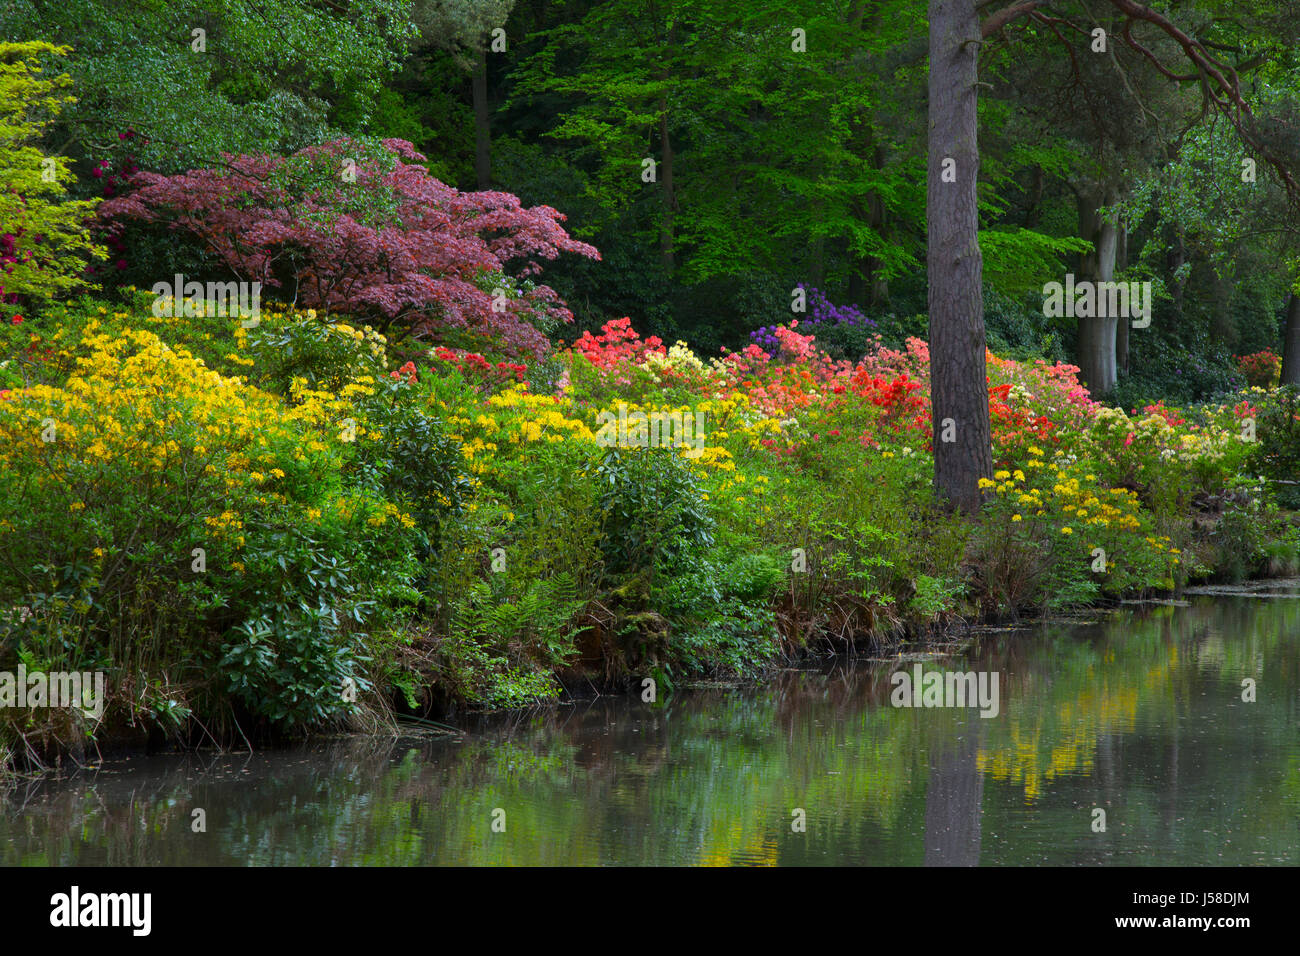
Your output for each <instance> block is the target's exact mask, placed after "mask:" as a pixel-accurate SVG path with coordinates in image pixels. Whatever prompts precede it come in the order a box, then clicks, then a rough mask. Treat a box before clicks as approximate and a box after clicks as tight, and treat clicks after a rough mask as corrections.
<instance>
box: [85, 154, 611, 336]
mask: <svg viewBox="0 0 1300 956" xmlns="http://www.w3.org/2000/svg"><path fill="white" fill-rule="evenodd" d="M382 145H383V150H376V149H375V148H374V147H372V146H369V145H367V144H364V143H360V142H357V141H353V140H348V139H340V140H335V141H333V142H330V143H325V144H323V145H321V146H314V147H309V148H307V149H304V150H300V151H299V152H297V153H294V154H293V155H292V156H289V157H282V156H267V155H250V156H226V157H225V166H224V167H223V168H219V169H199V170H192V171H190V172H188V173H180V174H178V175H175V176H162V175H159V174H157V173H149V172H138V173H136V174H135V175H134V176H132V177H131V179H130V181H129V185H130V186H131V187H133V188H132V191H131V192H129V193H128V194H127V195H123V196H119V197H117V198H113V199H110V200H108V201H107V202H105V203H103V204H102V206H101V207H100V215H101V216H102V217H104V219H105V221H106V222H108V223H110V224H112V225H113V226H114V227H116V228H120V226H121V222H122V220H125V219H142V220H147V221H154V222H165V223H168V224H170V225H171V226H172V228H176V229H184V230H188V231H190V232H192V233H194V234H195V235H196V236H198V237H199V238H200V239H201V240H202V241H203V243H204V245H205V246H207V248H208V249H209V250H210V251H211V252H212V253H214V254H215V255H217V256H218V257H219V258H220V259H221V260H222V261H224V262H225V263H226V264H227V265H228V266H229V267H230V268H231V269H233V270H234V272H235V273H236V274H237V275H238V276H239V277H240V278H241V279H242V280H244V281H248V282H261V283H262V284H263V286H264V287H266V288H268V289H269V288H276V287H281V288H285V289H286V290H288V291H292V292H293V293H295V294H296V296H297V302H298V304H299V305H302V306H306V307H310V308H317V309H321V310H325V311H334V312H343V313H348V314H352V315H356V316H359V317H361V318H363V319H365V320H367V321H371V322H373V323H374V324H376V325H379V326H381V327H383V328H387V327H389V326H390V325H394V324H397V325H402V326H407V327H409V328H411V329H412V330H413V331H415V332H417V333H420V334H425V335H431V336H436V335H437V333H438V332H439V331H440V330H443V329H474V330H476V331H480V332H484V333H486V334H488V335H489V336H491V337H492V338H494V339H495V340H496V341H498V342H499V344H500V346H501V347H502V348H503V350H505V351H508V352H510V353H513V354H525V353H533V354H541V353H542V352H544V351H545V350H546V349H547V347H548V343H547V340H546V337H545V335H543V334H542V333H541V332H540V331H538V329H537V328H535V327H534V326H533V325H532V324H531V323H530V321H529V316H541V317H544V318H546V319H548V320H550V321H555V320H558V321H563V322H568V321H572V318H573V316H572V313H570V312H569V310H568V309H567V308H566V307H565V305H564V303H563V302H561V301H560V299H559V297H558V296H557V295H556V294H555V292H554V290H552V289H550V288H549V287H547V286H544V285H533V284H532V283H531V281H529V280H528V277H529V276H532V275H534V274H536V273H537V272H539V271H540V270H541V266H540V265H539V264H538V262H537V261H536V260H537V259H555V258H556V257H557V256H558V255H559V254H560V253H561V252H576V253H578V254H579V255H584V256H587V257H589V258H592V259H598V258H600V254H599V253H598V252H597V251H596V249H595V248H594V247H592V246H590V245H587V244H586V243H584V242H579V241H577V240H576V239H573V238H571V237H570V236H569V235H568V233H566V232H565V231H564V229H563V228H562V227H561V226H560V222H561V221H562V220H563V219H564V216H563V215H561V214H560V213H559V212H557V211H556V210H555V209H552V208H551V207H550V206H535V207H533V208H531V209H525V208H523V206H522V205H521V204H520V202H519V199H518V198H517V197H515V196H512V195H510V194H509V193H503V192H480V193H462V192H460V191H458V190H456V189H453V188H451V187H450V186H447V185H445V184H444V183H441V182H439V181H438V180H437V179H434V178H433V177H432V176H430V175H429V173H428V171H427V170H426V169H425V168H424V167H423V166H420V165H416V164H417V163H419V162H422V161H423V160H424V157H423V156H422V155H420V154H419V153H418V152H416V151H415V148H414V147H413V146H411V144H410V143H408V142H406V141H405V140H400V139H386V140H384V141H383V144H382ZM403 160H410V161H411V162H403ZM353 172H354V173H355V175H354V176H352V175H350V174H351V173H353ZM521 260H522V263H521V264H520V267H519V268H518V269H517V271H516V272H515V273H514V276H513V277H514V279H515V280H517V281H516V284H519V283H520V282H522V284H521V285H520V288H519V294H518V296H514V295H510V296H508V297H504V300H503V299H498V300H497V301H498V302H499V303H500V304H501V305H504V311H495V310H494V309H493V305H494V298H493V288H492V282H493V279H492V278H491V277H492V276H494V275H497V274H510V273H508V272H507V267H508V266H511V265H512V264H517V263H520V262H521ZM159 278H160V279H162V278H164V277H159ZM167 278H170V277H167ZM480 286H486V288H480ZM498 308H499V306H498Z"/></svg>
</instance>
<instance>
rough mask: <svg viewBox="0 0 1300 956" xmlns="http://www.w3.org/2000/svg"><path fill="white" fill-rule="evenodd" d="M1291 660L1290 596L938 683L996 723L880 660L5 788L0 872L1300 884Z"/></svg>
mask: <svg viewBox="0 0 1300 956" xmlns="http://www.w3.org/2000/svg"><path fill="white" fill-rule="evenodd" d="M1275 593H1283V592H1281V591H1278V592H1275ZM1285 593H1291V594H1296V593H1297V592H1296V591H1295V590H1294V589H1291V590H1289V591H1288V592H1285ZM1298 639H1300V600H1295V599H1289V598H1275V599H1262V598H1254V599H1246V598H1229V597H1217V598H1214V599H1204V598H1202V599H1198V600H1197V601H1195V602H1194V603H1193V605H1192V606H1191V607H1185V608H1157V609H1154V610H1150V611H1145V612H1142V613H1136V614H1124V615H1119V616H1116V617H1114V618H1112V619H1108V620H1107V622H1106V623H1104V624H1102V625H1100V626H1094V627H1084V628H1075V629H1067V628H1060V627H1055V628H1045V629H1041V630H1037V631H1034V632H1029V633H1018V634H1014V635H998V636H994V637H991V638H989V639H987V640H985V641H984V642H983V643H982V644H981V645H980V646H979V648H978V649H977V650H975V651H973V652H972V653H970V654H969V655H968V656H967V657H965V658H963V659H957V660H952V661H948V662H944V663H943V664H942V666H943V667H945V668H948V669H960V670H988V671H998V672H1000V673H1001V675H1002V683H1001V712H1000V714H999V715H998V716H997V717H996V718H991V719H985V718H981V717H980V716H979V714H978V711H977V710H973V709H972V710H947V709H925V708H920V709H904V708H894V707H891V706H890V703H889V693H890V690H891V687H890V682H889V676H890V674H891V673H892V672H893V671H894V670H895V669H896V667H897V665H894V664H889V663H881V664H871V663H868V662H857V663H849V664H840V665H836V666H835V667H833V668H831V669H829V670H828V671H827V672H811V671H789V672H784V673H781V674H779V675H777V677H776V678H775V679H774V680H772V681H770V682H764V683H763V684H760V685H756V686H753V687H742V688H713V689H706V690H697V691H692V692H688V693H682V694H678V695H677V696H676V697H674V698H673V699H672V700H670V701H667V702H664V703H662V704H660V705H658V706H651V705H645V704H642V703H641V702H640V698H639V695H638V694H631V693H630V694H629V695H628V696H627V697H619V698H609V697H606V698H601V699H598V700H596V701H590V702H584V703H579V704H574V705H569V706H565V707H559V708H555V709H553V710H549V711H545V712H541V713H534V714H530V715H526V716H514V717H512V718H509V719H501V718H496V719H487V718H484V719H481V720H479V721H478V722H477V724H476V725H475V726H474V727H472V728H471V732H470V733H468V734H466V735H465V736H463V737H461V738H456V739H436V740H433V739H398V740H389V739H383V740H375V739H346V740H338V741H328V742H320V743H317V744H314V745H312V746H310V747H305V748H301V749H296V750H293V751H285V752H279V753H258V754H253V755H248V754H225V755H190V756H183V757H157V758H144V757H137V758H133V759H130V760H120V761H113V762H111V763H109V764H107V765H106V766H105V767H104V768H103V769H102V770H100V771H99V772H97V773H93V774H83V775H81V776H79V777H76V778H73V779H70V780H62V781H59V780H45V781H40V782H35V783H31V784H26V785H23V786H20V787H19V788H17V789H15V790H14V791H13V792H12V793H10V794H9V795H8V797H7V798H6V799H5V801H4V803H3V805H2V807H3V809H2V810H0V863H4V864H7V865H14V864H48V863H60V864H62V863H78V864H83V865H100V864H104V865H138V864H174V865H188V864H243V863H246V862H251V863H255V864H309V865H352V864H399V865H429V864H465V863H471V864H524V865H528V864H605V865H619V864H735V863H741V864H756V865H769V864H781V865H808V864H875V865H884V864H904V865H916V866H920V865H940V866H971V865H977V864H982V865H990V864H1017V865H1037V864H1082V865H1097V864H1106V863H1131V864H1211V863H1212V864H1239V863H1292V864H1295V863H1300V823H1298V819H1300V733H1298V731H1300V714H1298V710H1300V706H1298V705H1300V664H1298V663H1297V644H1298V643H1300V640H1298ZM906 666H908V667H910V666H911V665H910V663H909V664H908V665H906ZM926 666H927V667H935V666H939V665H935V664H928V665H926ZM1247 678H1249V679H1253V680H1254V681H1255V682H1256V695H1257V697H1256V700H1255V701H1254V702H1253V703H1249V702H1246V701H1243V699H1242V693H1243V687H1242V682H1243V680H1245V679H1247ZM195 808H203V809H204V810H205V811H206V815H207V832H206V833H194V832H192V830H191V819H192V817H191V814H192V811H193V810H194V809H195ZM1096 808H1101V809H1104V810H1105V812H1106V822H1107V827H1106V830H1105V832H1093V827H1092V822H1093V810H1094V809H1096ZM798 809H802V810H803V811H805V812H806V817H807V830H806V832H794V831H793V830H792V827H791V823H792V820H793V819H794V817H793V816H792V814H793V813H794V811H796V810H798ZM498 810H500V811H504V822H505V831H504V832H494V831H493V829H492V823H493V820H494V819H500V815H499V814H497V815H496V816H495V817H494V811H498Z"/></svg>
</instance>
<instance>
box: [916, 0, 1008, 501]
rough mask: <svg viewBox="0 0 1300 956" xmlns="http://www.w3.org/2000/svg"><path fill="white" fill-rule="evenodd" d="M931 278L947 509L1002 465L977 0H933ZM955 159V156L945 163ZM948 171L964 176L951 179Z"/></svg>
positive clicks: (939, 454)
mask: <svg viewBox="0 0 1300 956" xmlns="http://www.w3.org/2000/svg"><path fill="white" fill-rule="evenodd" d="M929 9H930V86H929V100H930V102H929V119H930V136H929V176H928V183H927V189H926V224H927V233H928V235H927V240H926V273H927V276H928V279H929V309H930V390H931V406H932V409H933V411H932V416H933V417H932V424H933V426H934V489H935V493H936V494H937V495H938V497H939V498H940V499H941V500H943V501H945V502H946V503H947V505H948V507H952V508H958V509H960V510H962V511H965V512H966V513H968V514H972V513H975V512H976V511H978V510H979V508H980V505H981V502H982V493H981V491H980V488H979V479H981V478H987V477H989V476H990V475H991V473H992V471H993V448H992V440H991V436H990V429H989V395H988V379H987V371H986V368H985V358H984V356H985V341H984V301H983V295H982V283H983V260H982V259H981V257H980V247H979V210H978V206H977V204H976V192H975V188H976V180H977V178H978V175H979V143H978V133H979V117H978V113H977V111H976V103H977V92H978V91H977V88H976V85H975V84H976V82H977V80H978V78H979V43H980V23H979V16H978V14H977V13H976V10H975V0H930V5H929ZM945 160H952V161H953V162H952V163H945ZM945 169H947V170H951V172H950V173H949V175H948V178H949V179H952V178H953V174H955V180H956V181H955V182H944V181H943V179H944V172H945Z"/></svg>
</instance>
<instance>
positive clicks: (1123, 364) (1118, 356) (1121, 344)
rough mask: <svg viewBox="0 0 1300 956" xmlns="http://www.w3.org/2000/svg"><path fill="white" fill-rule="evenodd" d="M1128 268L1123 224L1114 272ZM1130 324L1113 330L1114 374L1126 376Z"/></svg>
mask: <svg viewBox="0 0 1300 956" xmlns="http://www.w3.org/2000/svg"><path fill="white" fill-rule="evenodd" d="M1127 268H1128V230H1127V229H1125V228H1124V226H1123V224H1122V223H1121V224H1120V227H1119V242H1118V244H1117V248H1116V250H1115V271H1116V272H1120V273H1122V272H1123V271H1124V270H1125V269H1127ZM1131 324H1132V323H1131V322H1120V323H1119V324H1118V326H1117V327H1116V329H1115V370H1116V374H1118V373H1119V372H1123V373H1124V374H1125V375H1127V374H1128V333H1129V326H1130V325H1131Z"/></svg>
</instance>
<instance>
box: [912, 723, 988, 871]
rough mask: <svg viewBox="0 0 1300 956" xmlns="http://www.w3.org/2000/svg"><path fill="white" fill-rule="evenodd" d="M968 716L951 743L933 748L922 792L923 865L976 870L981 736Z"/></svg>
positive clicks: (981, 793) (981, 801) (981, 789)
mask: <svg viewBox="0 0 1300 956" xmlns="http://www.w3.org/2000/svg"><path fill="white" fill-rule="evenodd" d="M982 719H983V718H981V717H978V716H975V715H974V714H973V713H972V714H968V715H967V718H966V726H965V727H964V728H962V732H961V736H959V737H958V738H957V741H956V742H955V743H946V744H940V743H937V742H936V743H933V744H931V750H930V782H929V784H928V785H927V787H926V790H925V865H926V866H979V862H980V829H981V828H980V823H981V820H982V817H981V815H982V813H983V805H984V776H983V774H981V773H980V772H979V768H978V766H977V757H978V751H979V740H980V738H981V737H982V736H983V734H982V733H981V729H982V728H980V727H979V721H980V720H982Z"/></svg>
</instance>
